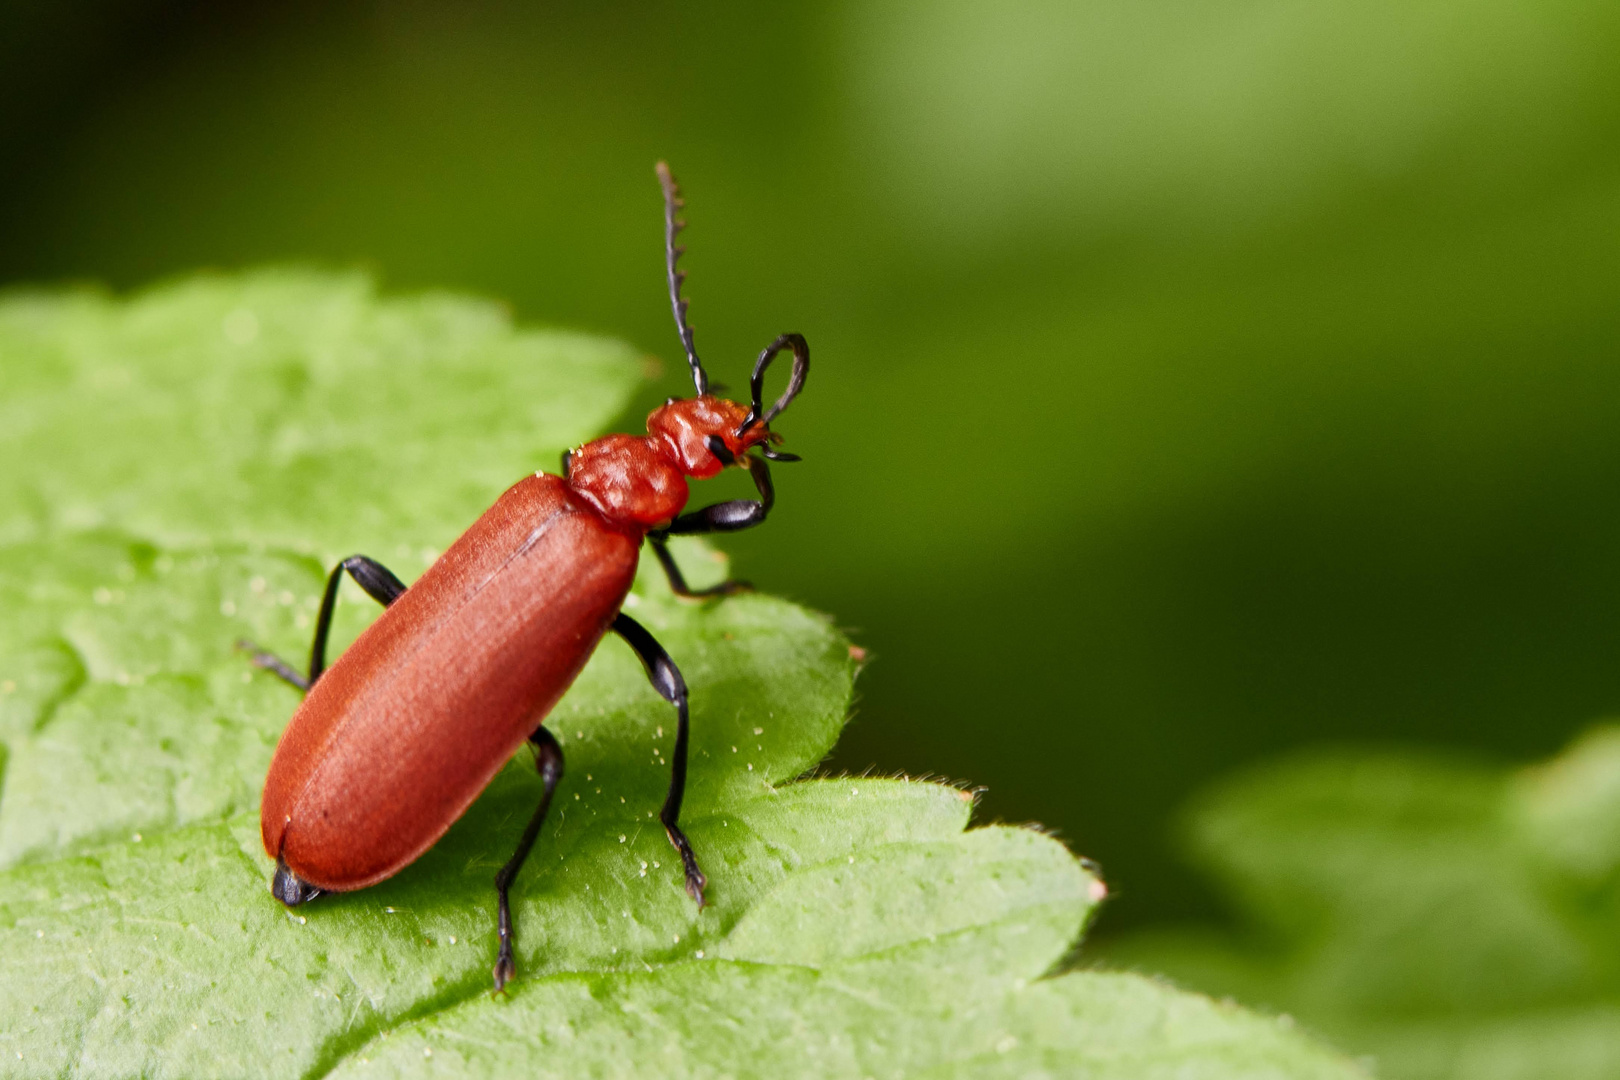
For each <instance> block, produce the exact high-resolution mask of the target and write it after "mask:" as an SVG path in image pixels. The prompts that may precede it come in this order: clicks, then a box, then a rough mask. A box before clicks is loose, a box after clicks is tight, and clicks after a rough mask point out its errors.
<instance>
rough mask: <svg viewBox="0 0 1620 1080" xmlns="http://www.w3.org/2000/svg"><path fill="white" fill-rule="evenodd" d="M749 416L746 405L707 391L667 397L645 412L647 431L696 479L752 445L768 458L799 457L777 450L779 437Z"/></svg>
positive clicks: (737, 458) (734, 461)
mask: <svg viewBox="0 0 1620 1080" xmlns="http://www.w3.org/2000/svg"><path fill="white" fill-rule="evenodd" d="M752 415H753V410H752V409H750V408H749V407H748V406H746V405H739V404H738V403H737V402H735V401H727V400H726V399H725V398H719V397H714V396H713V395H711V394H703V395H700V396H698V397H694V398H671V399H670V400H669V401H667V402H665V403H664V404H663V405H661V406H659V407H658V408H656V409H654V410H653V411H652V414H651V415H650V416H648V417H647V431H648V432H649V433H650V434H651V435H652V436H653V437H654V438H656V439H659V440H660V441H662V442H663V444H664V445H665V447H667V448H668V450H669V452H670V454H671V455H672V456H673V457H674V458H675V461H676V463H677V464H678V465H679V466H680V469H681V471H682V472H684V473H685V474H686V475H687V476H691V477H694V478H696V479H699V480H704V479H707V478H708V477H711V476H714V475H715V474H716V473H718V472H719V471H720V470H721V469H723V468H725V467H726V466H728V465H738V464H742V463H743V459H744V458H745V457H746V456H747V455H748V452H749V451H751V450H753V449H754V448H755V447H758V448H759V451H760V453H761V454H763V455H764V456H765V457H767V458H770V459H771V460H772V461H797V460H799V459H798V458H796V457H794V456H793V455H792V454H783V453H780V452H779V451H777V450H776V449H775V446H776V444H777V443H779V442H781V441H782V437H781V436H780V435H778V434H776V433H775V432H774V431H772V430H771V429H770V428H769V427H767V426H766V425H765V423H764V422H763V421H761V420H756V419H751V416H752Z"/></svg>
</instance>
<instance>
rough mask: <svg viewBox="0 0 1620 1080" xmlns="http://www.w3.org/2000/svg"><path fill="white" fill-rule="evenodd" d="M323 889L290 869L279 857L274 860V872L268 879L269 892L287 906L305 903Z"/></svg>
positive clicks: (318, 894)
mask: <svg viewBox="0 0 1620 1080" xmlns="http://www.w3.org/2000/svg"><path fill="white" fill-rule="evenodd" d="M325 891H326V890H325V889H320V888H316V887H315V886H314V885H311V884H310V883H309V882H307V881H305V880H304V879H303V878H301V877H299V876H298V875H297V874H295V873H293V872H292V871H291V870H289V869H287V864H286V862H285V861H283V860H281V859H277V860H276V873H275V876H274V877H272V878H271V879H270V894H271V895H272V896H274V897H275V898H276V899H277V900H280V901H281V902H282V903H283V904H286V905H287V906H288V907H297V906H298V905H299V904H307V903H308V902H309V901H311V900H313V899H315V898H316V897H317V896H320V895H321V894H322V893H324V892H325Z"/></svg>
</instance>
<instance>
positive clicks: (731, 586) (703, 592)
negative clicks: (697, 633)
mask: <svg viewBox="0 0 1620 1080" xmlns="http://www.w3.org/2000/svg"><path fill="white" fill-rule="evenodd" d="M647 542H648V544H649V545H650V546H651V547H652V549H653V554H654V555H656V556H658V565H660V566H662V567H663V568H664V576H665V577H667V578H668V579H669V591H670V592H672V593H674V594H675V595H676V596H679V597H682V598H684V599H687V600H708V599H711V598H713V597H716V596H734V595H736V594H737V593H742V592H753V591H754V586H753V585H752V583H750V582H747V581H735V580H733V581H722V582H721V583H720V584H718V585H711V586H709V587H708V588H707V589H694V588H692V587H691V586H690V585H688V584H687V583H686V576H685V575H684V574H682V573H681V568H680V567H679V566H678V565H676V563H675V556H673V555H671V554H670V553H669V546H668V545H667V544H665V543H664V541H663V540H662V539H659V538H657V537H648V539H647Z"/></svg>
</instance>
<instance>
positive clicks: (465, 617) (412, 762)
mask: <svg viewBox="0 0 1620 1080" xmlns="http://www.w3.org/2000/svg"><path fill="white" fill-rule="evenodd" d="M659 179H660V181H661V182H662V183H663V187H664V196H665V226H666V233H665V235H666V260H667V266H668V270H669V286H670V302H671V305H672V307H673V309H674V312H675V318H676V325H677V329H678V330H679V331H680V334H681V340H682V343H683V345H684V346H685V348H686V352H687V359H688V362H689V363H690V365H691V368H692V374H693V379H694V382H695V384H696V387H697V391H698V393H697V396H696V397H694V398H689V399H683V400H673V399H672V400H671V401H670V402H669V403H667V404H665V405H664V406H662V407H661V408H659V409H656V410H655V411H654V412H653V413H652V414H651V415H650V416H649V417H648V419H647V431H648V434H646V435H644V436H634V435H609V436H606V437H604V438H600V439H597V440H595V441H594V442H590V443H587V444H585V445H584V446H581V447H580V448H578V449H577V450H574V451H572V452H570V453H569V454H567V455H565V456H564V475H562V476H553V475H549V474H546V473H539V474H536V475H534V476H530V477H527V478H525V479H523V480H521V481H519V482H518V483H517V484H514V485H513V486H512V487H511V488H510V489H508V490H507V491H506V492H505V493H504V494H503V495H502V496H501V497H500V498H499V499H498V500H497V501H496V503H495V505H494V506H492V507H490V509H489V510H488V511H486V512H485V513H484V515H483V516H482V517H480V518H479V519H478V520H477V521H476V522H475V523H474V524H473V526H472V527H471V528H470V529H468V530H467V531H466V533H464V534H463V535H462V536H461V538H460V539H459V540H457V541H456V542H455V543H454V544H453V545H451V547H450V548H449V550H447V551H446V552H445V553H444V554H443V555H442V556H440V557H439V559H438V560H437V561H435V562H434V564H433V565H432V566H431V567H429V568H428V570H427V571H426V572H425V573H424V574H423V575H422V577H421V578H420V579H418V580H417V581H416V583H415V584H413V585H411V586H410V587H409V588H406V587H405V586H404V585H403V584H401V583H400V582H399V581H398V579H397V578H395V577H394V576H393V575H392V574H391V573H389V571H388V570H387V569H385V568H384V567H382V566H381V565H380V564H378V563H376V562H374V561H373V560H370V559H367V558H365V557H363V556H354V557H351V558H350V559H346V560H344V561H343V562H342V563H341V564H339V566H338V567H336V568H335V569H334V570H333V571H332V575H331V577H330V578H329V580H328V582H327V589H326V595H325V597H324V599H323V602H322V605H321V610H320V615H319V617H318V619H317V626H316V634H315V643H314V648H313V649H312V656H311V662H310V668H309V674H308V676H307V677H303V676H300V675H299V674H298V673H297V672H294V671H293V670H292V669H291V668H290V667H288V665H286V664H285V663H283V662H281V661H279V660H277V659H276V658H275V657H273V656H271V655H269V654H268V653H264V652H261V651H257V650H255V651H254V659H255V662H256V663H258V664H259V665H260V666H262V667H265V668H267V669H269V670H271V671H273V672H275V673H276V674H278V675H280V676H282V677H283V678H285V679H287V680H288V681H289V682H292V683H294V684H295V685H299V686H300V687H302V688H304V689H306V690H307V694H306V696H305V698H304V701H303V703H302V704H301V705H300V706H299V707H298V709H297V711H296V712H295V713H294V714H293V717H292V720H291V722H290V723H289V724H288V726H287V729H286V731H285V732H284V733H283V735H282V737H281V741H280V743H279V744H278V745H277V747H276V753H275V757H274V759H273V760H272V762H271V764H270V772H269V775H268V776H267V777H266V779H265V787H264V797H263V801H262V803H261V809H260V829H261V833H262V836H263V840H264V847H265V851H266V852H267V853H268V854H269V855H270V856H271V858H273V859H275V860H276V864H277V869H276V874H275V878H274V880H273V882H272V885H271V889H272V892H273V893H274V894H275V895H276V897H277V898H278V899H280V900H282V901H283V902H284V903H286V904H288V905H289V906H291V905H295V904H300V903H303V902H305V901H307V900H309V899H312V898H314V897H315V896H318V895H320V894H321V893H323V892H345V891H350V890H354V889H361V888H365V887H366V886H368V885H373V884H376V883H377V882H379V881H382V880H384V879H386V878H388V877H391V876H392V875H394V874H396V873H398V872H399V871H400V870H401V869H403V868H404V867H405V866H407V865H409V864H410V863H411V862H412V861H414V860H415V859H416V858H417V857H419V856H420V855H421V854H422V853H423V852H424V851H426V850H427V849H428V848H429V847H431V846H432V845H433V843H434V842H435V841H437V840H438V839H439V838H440V837H441V836H443V835H444V833H445V832H446V830H448V829H449V827H450V826H451V825H452V824H453V823H454V822H455V821H456V820H457V819H458V818H459V817H460V816H461V815H462V814H463V813H464V812H465V811H466V809H467V807H468V806H470V805H471V803H472V802H473V800H474V799H476V798H477V797H478V794H479V793H480V792H481V791H482V790H483V789H484V787H485V786H486V785H487V784H488V783H489V781H490V780H491V779H492V778H493V777H494V775H495V773H496V772H498V771H499V770H500V768H501V767H502V766H503V765H504V764H505V763H506V761H507V760H508V759H510V758H511V757H512V755H513V754H515V753H516V752H517V751H518V750H519V748H520V747H522V745H523V744H524V742H526V741H527V742H530V743H531V744H533V745H534V747H535V750H536V764H537V766H538V767H539V769H540V772H541V776H542V779H543V780H544V788H545V793H544V795H543V796H542V799H541V803H540V806H539V807H538V808H537V810H536V811H535V815H534V818H533V819H532V820H531V822H530V824H529V828H528V829H527V830H526V831H525V833H524V836H523V838H522V840H521V841H520V842H519V845H518V849H517V851H516V853H515V854H514V855H513V857H512V860H511V861H510V862H508V863H507V865H506V866H505V867H503V869H502V871H501V873H500V874H499V875H497V877H496V889H497V893H498V898H499V916H498V929H499V936H500V955H499V957H498V959H497V962H496V965H495V985H496V989H500V988H501V987H502V986H504V984H505V982H506V981H507V979H509V978H510V977H511V976H512V974H513V971H514V970H515V967H514V961H513V957H512V934H511V918H510V912H509V905H508V899H507V890H508V887H509V886H510V884H511V882H512V879H513V878H514V877H515V876H516V874H517V872H518V869H519V868H520V867H521V866H522V864H523V861H524V859H525V857H526V856H527V854H528V851H529V848H530V846H532V844H533V843H534V840H535V837H536V835H537V834H538V832H539V829H540V826H541V823H542V821H543V820H544V817H545V813H546V809H547V806H548V805H549V803H550V800H551V796H552V793H553V791H554V790H555V787H556V784H557V782H558V781H559V780H560V778H561V776H562V761H563V758H562V750H561V748H560V746H559V745H558V743H557V741H556V740H555V739H554V738H552V737H551V736H550V734H549V733H547V732H546V730H545V728H544V727H543V721H544V719H545V717H546V715H547V714H548V713H549V712H550V711H551V709H552V708H553V707H554V706H555V705H556V703H557V701H558V699H560V698H561V697H562V695H563V694H564V693H565V692H566V691H567V690H568V688H569V686H570V685H572V683H573V682H574V679H575V678H576V677H577V676H578V675H579V673H580V671H581V669H582V668H584V666H585V664H586V662H587V661H588V660H589V659H590V657H591V654H592V652H593V651H594V650H595V649H596V646H597V643H598V642H600V641H601V639H602V637H603V635H604V634H606V633H607V632H608V631H609V630H613V631H616V632H618V633H619V634H621V635H622V636H623V637H624V638H625V640H626V641H627V642H629V643H630V645H631V646H632V648H634V649H635V650H636V652H637V653H638V655H639V656H640V657H641V659H642V662H643V664H644V665H645V666H646V668H647V671H648V674H649V677H650V678H651V679H652V681H653V685H654V687H655V689H657V690H658V692H659V693H660V694H662V695H663V696H664V697H665V698H666V699H668V700H669V701H670V702H671V704H673V705H674V706H675V708H676V711H677V725H676V737H675V746H674V749H673V751H672V753H671V765H672V778H671V784H670V791H669V795H668V798H667V799H666V800H665V804H664V809H663V813H662V814H661V815H660V816H661V819H662V821H663V824H664V826H665V828H666V830H667V831H668V833H669V838H670V841H671V843H672V844H674V845H675V847H676V849H677V850H678V851H679V852H680V854H681V857H682V863H683V868H684V870H685V877H686V886H687V890H688V892H690V893H691V894H692V896H693V898H694V899H696V900H697V901H698V903H699V905H700V906H701V904H702V900H703V892H702V890H703V886H704V884H705V883H706V879H705V878H704V876H703V874H702V872H701V871H700V870H699V869H698V864H697V860H696V857H695V855H694V854H693V852H692V849H691V845H690V843H689V842H688V841H687V839H686V836H685V834H684V833H682V832H681V830H680V827H679V824H678V820H677V819H678V816H679V812H680V803H681V796H682V793H683V791H684V786H685V771H686V742H687V733H688V715H687V692H686V686H685V682H684V680H683V679H682V678H681V675H680V672H679V669H678V668H677V667H676V666H675V664H674V662H673V661H672V660H671V659H670V657H669V656H668V654H667V653H665V652H664V650H663V649H662V647H661V646H659V645H658V643H657V642H656V641H655V640H653V638H652V635H650V634H649V633H647V631H646V630H645V629H644V628H643V627H641V626H640V625H639V624H637V623H636V622H635V621H634V620H633V619H630V618H629V617H628V616H627V615H625V614H624V613H623V612H622V611H621V610H620V608H621V606H622V605H623V603H624V598H625V596H626V594H627V593H628V591H629V589H630V584H631V582H632V580H633V579H634V577H635V572H636V564H637V560H638V557H639V550H640V547H641V544H642V542H643V541H644V540H645V541H648V542H649V543H650V545H651V546H652V548H653V550H654V552H655V554H656V555H657V556H658V558H659V561H660V563H661V564H662V565H663V567H664V569H665V571H666V572H667V573H668V575H669V578H670V584H671V587H672V588H673V589H674V590H675V591H676V592H677V593H678V594H680V595H684V596H710V595H725V594H728V593H731V592H734V591H737V590H738V589H739V588H746V586H744V585H742V584H741V583H735V582H728V583H725V584H723V585H720V586H716V587H714V588H712V589H708V590H703V591H700V592H695V591H693V590H690V589H688V588H687V587H686V583H685V581H684V579H683V578H682V577H681V574H680V571H679V569H678V568H677V567H676V565H675V563H674V561H673V559H672V558H671V557H670V555H669V552H668V550H667V548H666V547H665V542H666V540H667V539H668V537H669V536H671V535H678V534H691V533H703V532H726V531H734V530H736V529H741V528H748V527H751V526H753V525H757V524H759V523H760V522H761V521H763V520H764V519H765V517H766V515H767V514H768V513H769V511H770V509H771V506H772V504H773V502H774V493H773V489H772V486H771V482H770V476H769V469H768V466H767V465H766V459H769V460H774V461H793V460H797V459H796V458H794V457H792V456H791V455H787V454H782V453H780V452H778V451H776V450H775V449H774V446H775V444H776V443H777V442H779V441H780V436H778V435H776V434H774V433H773V432H772V431H771V430H770V427H769V424H770V422H771V420H772V419H774V418H775V417H776V416H777V415H778V414H780V413H781V411H782V410H783V409H784V408H786V406H787V405H788V404H789V403H790V402H791V401H792V400H793V398H794V397H795V396H797V394H798V392H799V391H800V390H801V389H802V388H803V385H804V381H805V377H806V375H807V374H808V370H809V349H808V347H807V346H806V345H805V342H804V339H803V338H802V337H800V336H799V335H797V334H784V335H782V336H781V337H779V338H777V339H776V341H774V342H772V343H771V345H770V346H768V347H767V348H766V349H765V350H764V351H763V352H762V353H761V354H760V357H759V359H758V361H757V362H756V363H755V366H754V372H753V376H752V378H751V380H750V389H751V391H752V402H751V404H750V405H746V406H745V405H741V404H738V403H736V402H732V401H726V400H724V399H721V398H717V397H714V396H712V395H710V394H709V393H708V392H707V391H708V378H707V375H706V374H705V373H704V370H703V367H702V364H701V362H700V361H699V360H698V358H697V354H696V351H695V349H694V348H693V346H692V332H691V329H690V327H689V326H688V325H687V323H686V318H685V313H686V304H685V302H684V301H683V300H682V299H681V297H680V285H681V281H682V278H683V275H682V274H680V273H679V271H677V270H676V269H675V262H676V259H677V258H678V257H679V255H680V253H681V249H680V248H678V247H676V246H675V244H674V238H675V234H676V233H677V232H678V231H679V229H680V228H681V222H679V221H678V220H677V218H676V211H677V210H678V208H679V207H680V205H681V203H680V199H679V194H678V191H677V189H676V187H675V184H674V181H673V179H672V178H671V177H670V176H669V173H668V170H667V168H666V167H665V166H664V165H663V163H660V164H659ZM783 350H788V351H790V352H791V353H792V355H793V360H794V363H793V370H792V374H791V376H790V378H789V386H788V389H787V391H786V392H785V393H784V394H783V395H782V396H781V397H780V398H779V399H778V400H777V401H776V402H775V404H773V405H772V406H771V407H770V408H769V409H766V408H765V407H764V405H763V403H762V401H761V389H762V384H763V380H764V375H765V371H766V369H767V368H768V366H769V365H770V363H771V361H772V359H773V358H774V357H775V356H776V355H777V354H778V353H779V352H781V351H783ZM727 466H738V467H742V468H746V469H747V470H748V471H749V472H750V474H751V475H752V476H753V479H754V481H755V484H756V486H757V487H758V489H759V493H760V500H759V501H754V500H732V501H729V502H723V503H716V504H713V505H711V506H707V507H704V508H703V509H701V510H698V511H696V512H693V513H689V514H684V515H683V514H682V510H683V509H684V508H685V506H686V502H687V498H688V487H687V479H688V478H689V477H690V478H694V479H704V478H708V477H712V476H715V475H716V474H718V473H719V472H720V471H721V470H722V469H724V468H726V467H727ZM345 572H346V573H348V574H349V575H350V576H351V577H353V578H354V579H355V580H356V581H357V582H358V583H359V584H360V585H361V586H362V588H364V589H365V590H366V591H367V592H368V593H370V594H371V595H372V596H373V597H374V598H376V599H378V600H379V601H381V602H382V603H384V604H385V605H386V610H385V611H384V612H383V614H382V615H381V616H379V617H378V618H377V620H376V621H375V622H374V623H372V625H371V626H370V627H368V628H367V629H366V630H365V632H364V633H362V634H361V635H360V637H359V639H358V640H357V641H355V643H354V644H353V645H352V646H350V648H349V649H348V650H347V651H346V652H344V654H343V655H342V656H341V657H340V658H339V659H338V660H337V661H336V662H335V663H334V664H333V665H332V666H331V668H330V669H326V668H325V667H324V664H325V655H324V654H325V646H326V635H327V632H328V630H329V627H330V624H331V618H332V610H333V605H334V603H335V599H336V595H337V586H338V584H339V581H340V579H341V576H342V574H343V573H345Z"/></svg>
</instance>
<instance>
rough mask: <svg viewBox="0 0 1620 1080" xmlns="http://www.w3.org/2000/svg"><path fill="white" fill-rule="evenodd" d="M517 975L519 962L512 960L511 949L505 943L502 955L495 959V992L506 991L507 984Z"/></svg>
mask: <svg viewBox="0 0 1620 1080" xmlns="http://www.w3.org/2000/svg"><path fill="white" fill-rule="evenodd" d="M516 975H517V964H516V963H515V962H513V960H512V953H511V951H510V950H509V949H508V948H507V947H506V946H505V945H504V944H503V945H502V946H501V955H500V956H499V957H497V958H496V960H495V992H496V993H497V994H504V993H506V984H507V983H508V982H510V981H511V980H512V978H513V977H514V976H516Z"/></svg>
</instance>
